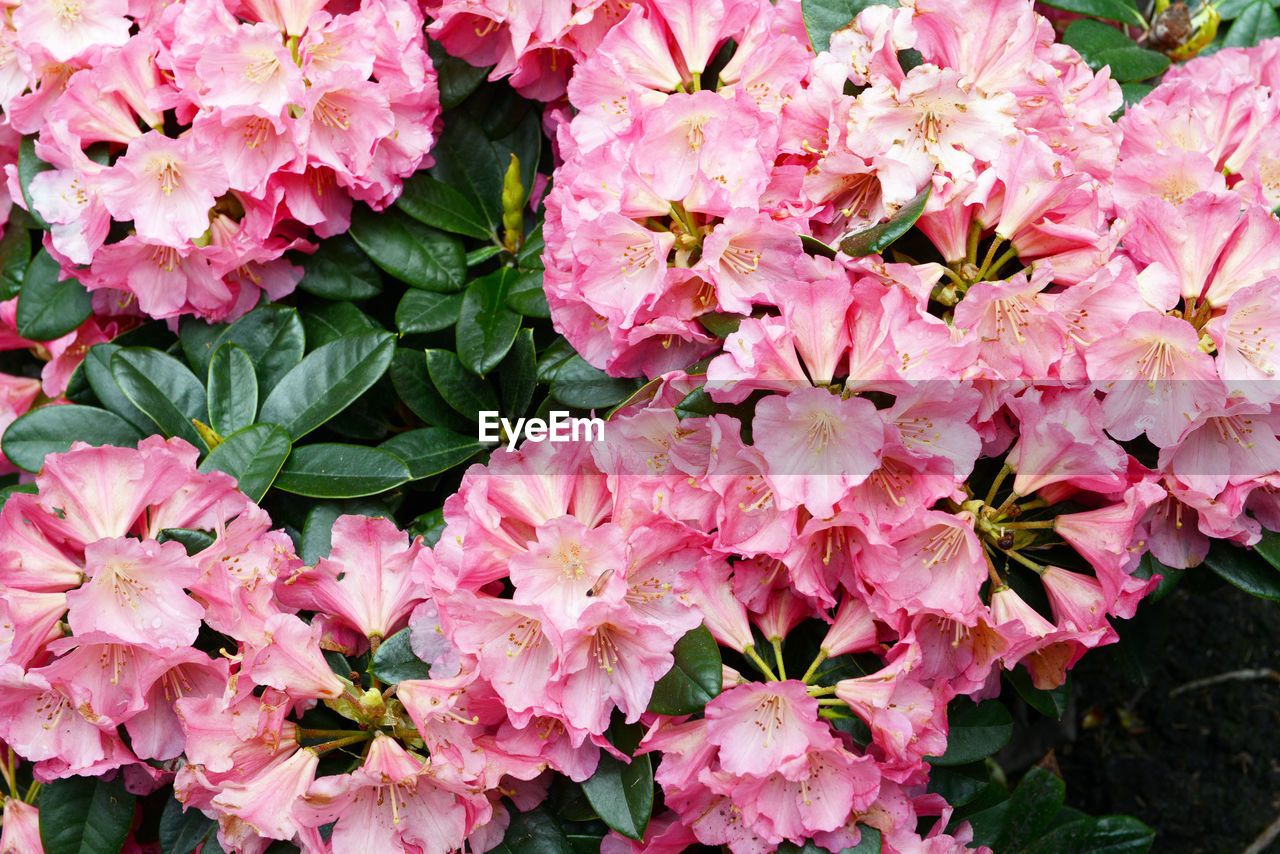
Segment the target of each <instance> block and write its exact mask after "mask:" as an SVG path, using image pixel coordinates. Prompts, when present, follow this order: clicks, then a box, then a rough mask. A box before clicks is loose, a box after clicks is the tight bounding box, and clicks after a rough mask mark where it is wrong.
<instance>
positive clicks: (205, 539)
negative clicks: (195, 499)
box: [156, 528, 217, 557]
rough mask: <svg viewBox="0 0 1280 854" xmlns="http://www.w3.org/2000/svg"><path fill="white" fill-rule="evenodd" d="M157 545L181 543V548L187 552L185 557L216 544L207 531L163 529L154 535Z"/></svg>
mask: <svg viewBox="0 0 1280 854" xmlns="http://www.w3.org/2000/svg"><path fill="white" fill-rule="evenodd" d="M156 542H158V543H169V542H173V543H181V544H182V547H183V548H184V549H186V550H187V556H188V557H190V556H192V555H197V554H199V553H200V552H202V551H204V550H205V549H207V548H209V546H211V545H213V544H214V543H216V542H217V537H215V536H214V535H213V534H212V533H211V532H209V531H200V530H196V529H193V528H165V529H164V530H162V531H161V532H160V533H159V534H157V535H156Z"/></svg>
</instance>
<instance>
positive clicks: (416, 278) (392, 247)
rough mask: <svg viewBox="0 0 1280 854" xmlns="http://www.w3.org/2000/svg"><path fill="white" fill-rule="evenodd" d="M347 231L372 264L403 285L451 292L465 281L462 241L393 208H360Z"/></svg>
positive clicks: (465, 270) (465, 271)
mask: <svg viewBox="0 0 1280 854" xmlns="http://www.w3.org/2000/svg"><path fill="white" fill-rule="evenodd" d="M348 233H349V234H350V235H351V237H352V239H353V240H355V242H356V243H358V244H359V245H360V248H361V249H363V250H364V251H365V252H367V253H368V254H369V257H370V258H372V259H373V262H374V263H375V264H377V265H378V266H379V267H381V268H382V269H383V270H386V271H387V272H388V273H390V274H391V275H393V276H395V277H396V278H397V279H399V280H400V281H402V282H404V283H405V284H407V285H411V286H413V287H415V288H422V289H423V290H427V291H438V292H441V293H454V292H456V291H460V290H462V286H463V284H464V283H465V282H466V278H467V262H466V253H465V252H464V251H463V249H462V241H461V240H458V239H457V238H456V237H450V236H449V235H447V234H445V233H444V232H442V231H437V230H435V229H434V228H430V227H428V226H425V225H423V224H422V223H420V222H418V221H417V220H416V219H412V218H411V217H409V216H407V215H405V214H403V213H401V212H400V211H398V210H395V209H394V208H393V209H391V210H386V211H382V212H380V213H374V212H373V211H371V210H369V209H368V208H364V207H361V208H360V209H358V210H357V211H356V212H355V213H354V214H353V215H352V217H351V231H350V232H348Z"/></svg>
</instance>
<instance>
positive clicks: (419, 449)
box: [378, 427, 484, 480]
mask: <svg viewBox="0 0 1280 854" xmlns="http://www.w3.org/2000/svg"><path fill="white" fill-rule="evenodd" d="M378 447H379V448H381V449H382V450H384V451H389V452H390V453H393V454H395V455H396V456H397V457H399V458H400V459H402V460H404V463H405V465H407V466H408V467H409V471H410V473H411V474H412V475H413V479H414V480H421V479H422V478H424V477H431V476H432V475H437V474H440V473H441V472H445V471H448V470H449V469H451V468H453V467H454V466H457V465H461V464H462V463H464V462H466V461H467V460H469V459H471V458H472V457H474V456H475V455H476V454H478V453H480V452H481V451H483V450H484V445H482V444H480V443H479V442H478V441H476V437H475V436H474V435H471V436H464V435H462V434H461V433H455V432H453V431H452V430H445V429H444V428H441V427H423V428H422V429H420V430H409V431H407V432H404V433H400V434H398V435H395V436H392V437H391V438H390V439H388V440H387V441H385V442H383V443H382V444H381V445H379V446H378Z"/></svg>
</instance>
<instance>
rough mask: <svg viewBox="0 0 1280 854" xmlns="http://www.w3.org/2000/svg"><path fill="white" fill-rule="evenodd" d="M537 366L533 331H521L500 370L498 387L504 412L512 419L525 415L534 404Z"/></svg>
mask: <svg viewBox="0 0 1280 854" xmlns="http://www.w3.org/2000/svg"><path fill="white" fill-rule="evenodd" d="M536 372H537V364H536V353H535V351H534V346H533V330H532V329H521V330H520V332H519V333H518V334H517V335H516V340H515V343H514V344H512V345H511V352H509V353H507V358H505V359H503V360H502V364H501V365H500V366H499V370H498V386H499V388H500V389H501V391H502V411H503V412H506V413H507V414H508V415H509V416H510V417H512V418H518V417H520V416H521V415H524V413H525V411H526V410H527V409H528V408H529V404H530V403H531V402H533V389H534V386H535V384H536V382H537V380H536Z"/></svg>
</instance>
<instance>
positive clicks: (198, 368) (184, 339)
mask: <svg viewBox="0 0 1280 854" xmlns="http://www.w3.org/2000/svg"><path fill="white" fill-rule="evenodd" d="M229 325H230V324H226V323H206V322H205V321H203V320H199V319H197V318H194V317H191V316H190V315H188V316H186V317H184V318H182V320H181V321H179V323H178V343H179V344H181V345H182V355H183V356H184V357H185V358H186V360H187V364H188V365H189V366H191V369H192V370H193V371H194V372H195V374H196V376H200V375H201V374H204V375H206V376H207V375H208V373H209V360H210V359H212V358H213V345H214V342H215V341H217V340H218V336H219V335H221V334H222V333H223V332H225V331H226V330H227V328H228V326H229ZM121 346H124V345H121Z"/></svg>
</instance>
